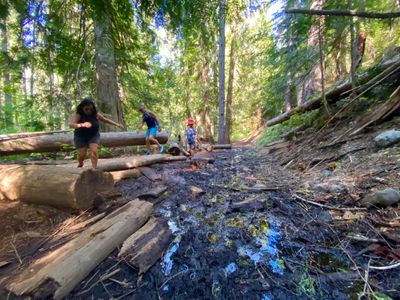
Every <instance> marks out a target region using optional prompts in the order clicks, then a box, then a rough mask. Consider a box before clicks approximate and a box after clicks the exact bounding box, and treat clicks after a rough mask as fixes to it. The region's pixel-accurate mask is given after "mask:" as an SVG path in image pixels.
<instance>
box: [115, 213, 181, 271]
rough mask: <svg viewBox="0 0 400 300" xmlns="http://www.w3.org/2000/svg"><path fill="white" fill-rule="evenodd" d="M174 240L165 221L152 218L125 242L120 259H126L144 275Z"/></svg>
mask: <svg viewBox="0 0 400 300" xmlns="http://www.w3.org/2000/svg"><path fill="white" fill-rule="evenodd" d="M172 238H173V235H172V232H171V230H170V229H169V227H168V225H167V223H166V222H165V221H163V220H161V219H157V218H151V219H150V220H149V221H148V222H147V223H146V224H145V225H144V226H143V227H142V228H140V229H139V230H138V231H136V232H135V233H134V234H132V235H131V236H130V237H129V238H128V239H126V240H125V242H124V243H123V244H122V247H121V250H120V251H119V253H118V257H123V258H125V260H127V261H129V264H130V265H132V266H133V267H134V268H136V269H138V271H139V275H140V274H143V273H145V272H146V271H147V270H148V269H150V267H151V266H152V265H154V264H155V263H156V262H157V261H158V259H160V258H161V256H162V254H163V252H164V251H165V249H166V248H168V245H169V244H170V242H171V241H172Z"/></svg>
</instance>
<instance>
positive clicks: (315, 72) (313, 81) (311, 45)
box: [302, 0, 325, 103]
mask: <svg viewBox="0 0 400 300" xmlns="http://www.w3.org/2000/svg"><path fill="white" fill-rule="evenodd" d="M324 5H325V0H314V1H313V2H312V4H311V8H318V9H322V8H323V6H324ZM321 25H323V24H319V20H317V22H316V23H313V24H312V25H311V27H310V30H309V31H308V38H307V52H308V56H309V57H308V59H311V60H312V61H314V60H315V61H316V62H315V63H313V64H312V65H311V69H310V71H309V73H308V74H307V75H306V77H305V79H304V92H303V99H302V103H304V102H305V101H307V99H308V98H309V97H310V95H312V94H314V93H317V92H321V68H320V66H319V63H318V59H317V57H318V32H319V30H320V29H319V28H320V26H321Z"/></svg>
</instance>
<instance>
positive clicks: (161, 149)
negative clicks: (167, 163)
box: [157, 145, 164, 153]
mask: <svg viewBox="0 0 400 300" xmlns="http://www.w3.org/2000/svg"><path fill="white" fill-rule="evenodd" d="M163 151H164V146H162V145H161V146H160V148H158V150H157V152H158V153H163Z"/></svg>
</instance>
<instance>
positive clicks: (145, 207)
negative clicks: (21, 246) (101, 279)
mask: <svg viewBox="0 0 400 300" xmlns="http://www.w3.org/2000/svg"><path fill="white" fill-rule="evenodd" d="M152 212H153V206H152V204H151V203H149V202H145V201H140V200H133V201H130V202H128V203H127V204H126V205H124V206H122V207H120V208H119V209H117V210H116V211H114V212H113V213H111V214H109V215H108V216H106V217H104V218H103V219H102V220H100V221H98V222H97V223H95V224H94V225H92V226H91V227H89V228H88V229H86V230H85V231H83V232H82V233H80V234H79V235H78V236H77V237H76V238H75V239H73V240H72V241H70V242H68V243H67V244H65V245H64V246H62V247H60V248H59V249H57V250H55V251H53V252H51V253H49V254H48V255H46V256H44V257H42V258H40V259H38V260H37V261H35V262H34V263H33V264H32V265H31V266H29V267H28V268H27V269H26V270H25V271H24V272H23V273H22V274H21V275H20V276H19V277H18V278H15V279H14V280H13V281H12V282H11V283H10V284H9V285H8V286H7V289H8V290H9V291H11V292H13V293H14V294H16V295H18V296H33V297H34V298H35V297H36V298H38V297H39V298H40V299H48V298H54V299H62V298H63V297H65V296H66V295H68V293H70V292H71V291H72V290H73V288H74V287H75V286H76V285H77V284H79V282H81V281H82V280H83V279H84V278H85V277H86V276H87V275H88V274H89V273H90V272H91V271H92V270H93V269H94V268H95V267H96V266H97V265H98V264H99V263H101V262H102V261H103V260H104V259H105V258H106V257H107V256H108V255H109V254H110V253H111V252H112V251H113V250H114V249H115V248H116V247H117V246H118V245H120V244H121V243H122V242H123V241H124V240H125V239H127V238H128V237H129V236H130V235H132V233H134V232H135V231H137V230H138V229H139V228H140V227H142V225H143V224H145V223H146V221H147V220H148V218H149V217H150V215H151V214H152Z"/></svg>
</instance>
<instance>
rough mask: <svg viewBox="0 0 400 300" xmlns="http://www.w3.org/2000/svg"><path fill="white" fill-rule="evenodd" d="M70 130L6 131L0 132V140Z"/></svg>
mask: <svg viewBox="0 0 400 300" xmlns="http://www.w3.org/2000/svg"><path fill="white" fill-rule="evenodd" d="M70 131H71V130H54V131H35V132H19V133H8V134H0V141H1V142H3V141H8V140H15V139H20V138H24V137H31V136H39V135H50V134H55V133H65V132H70Z"/></svg>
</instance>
